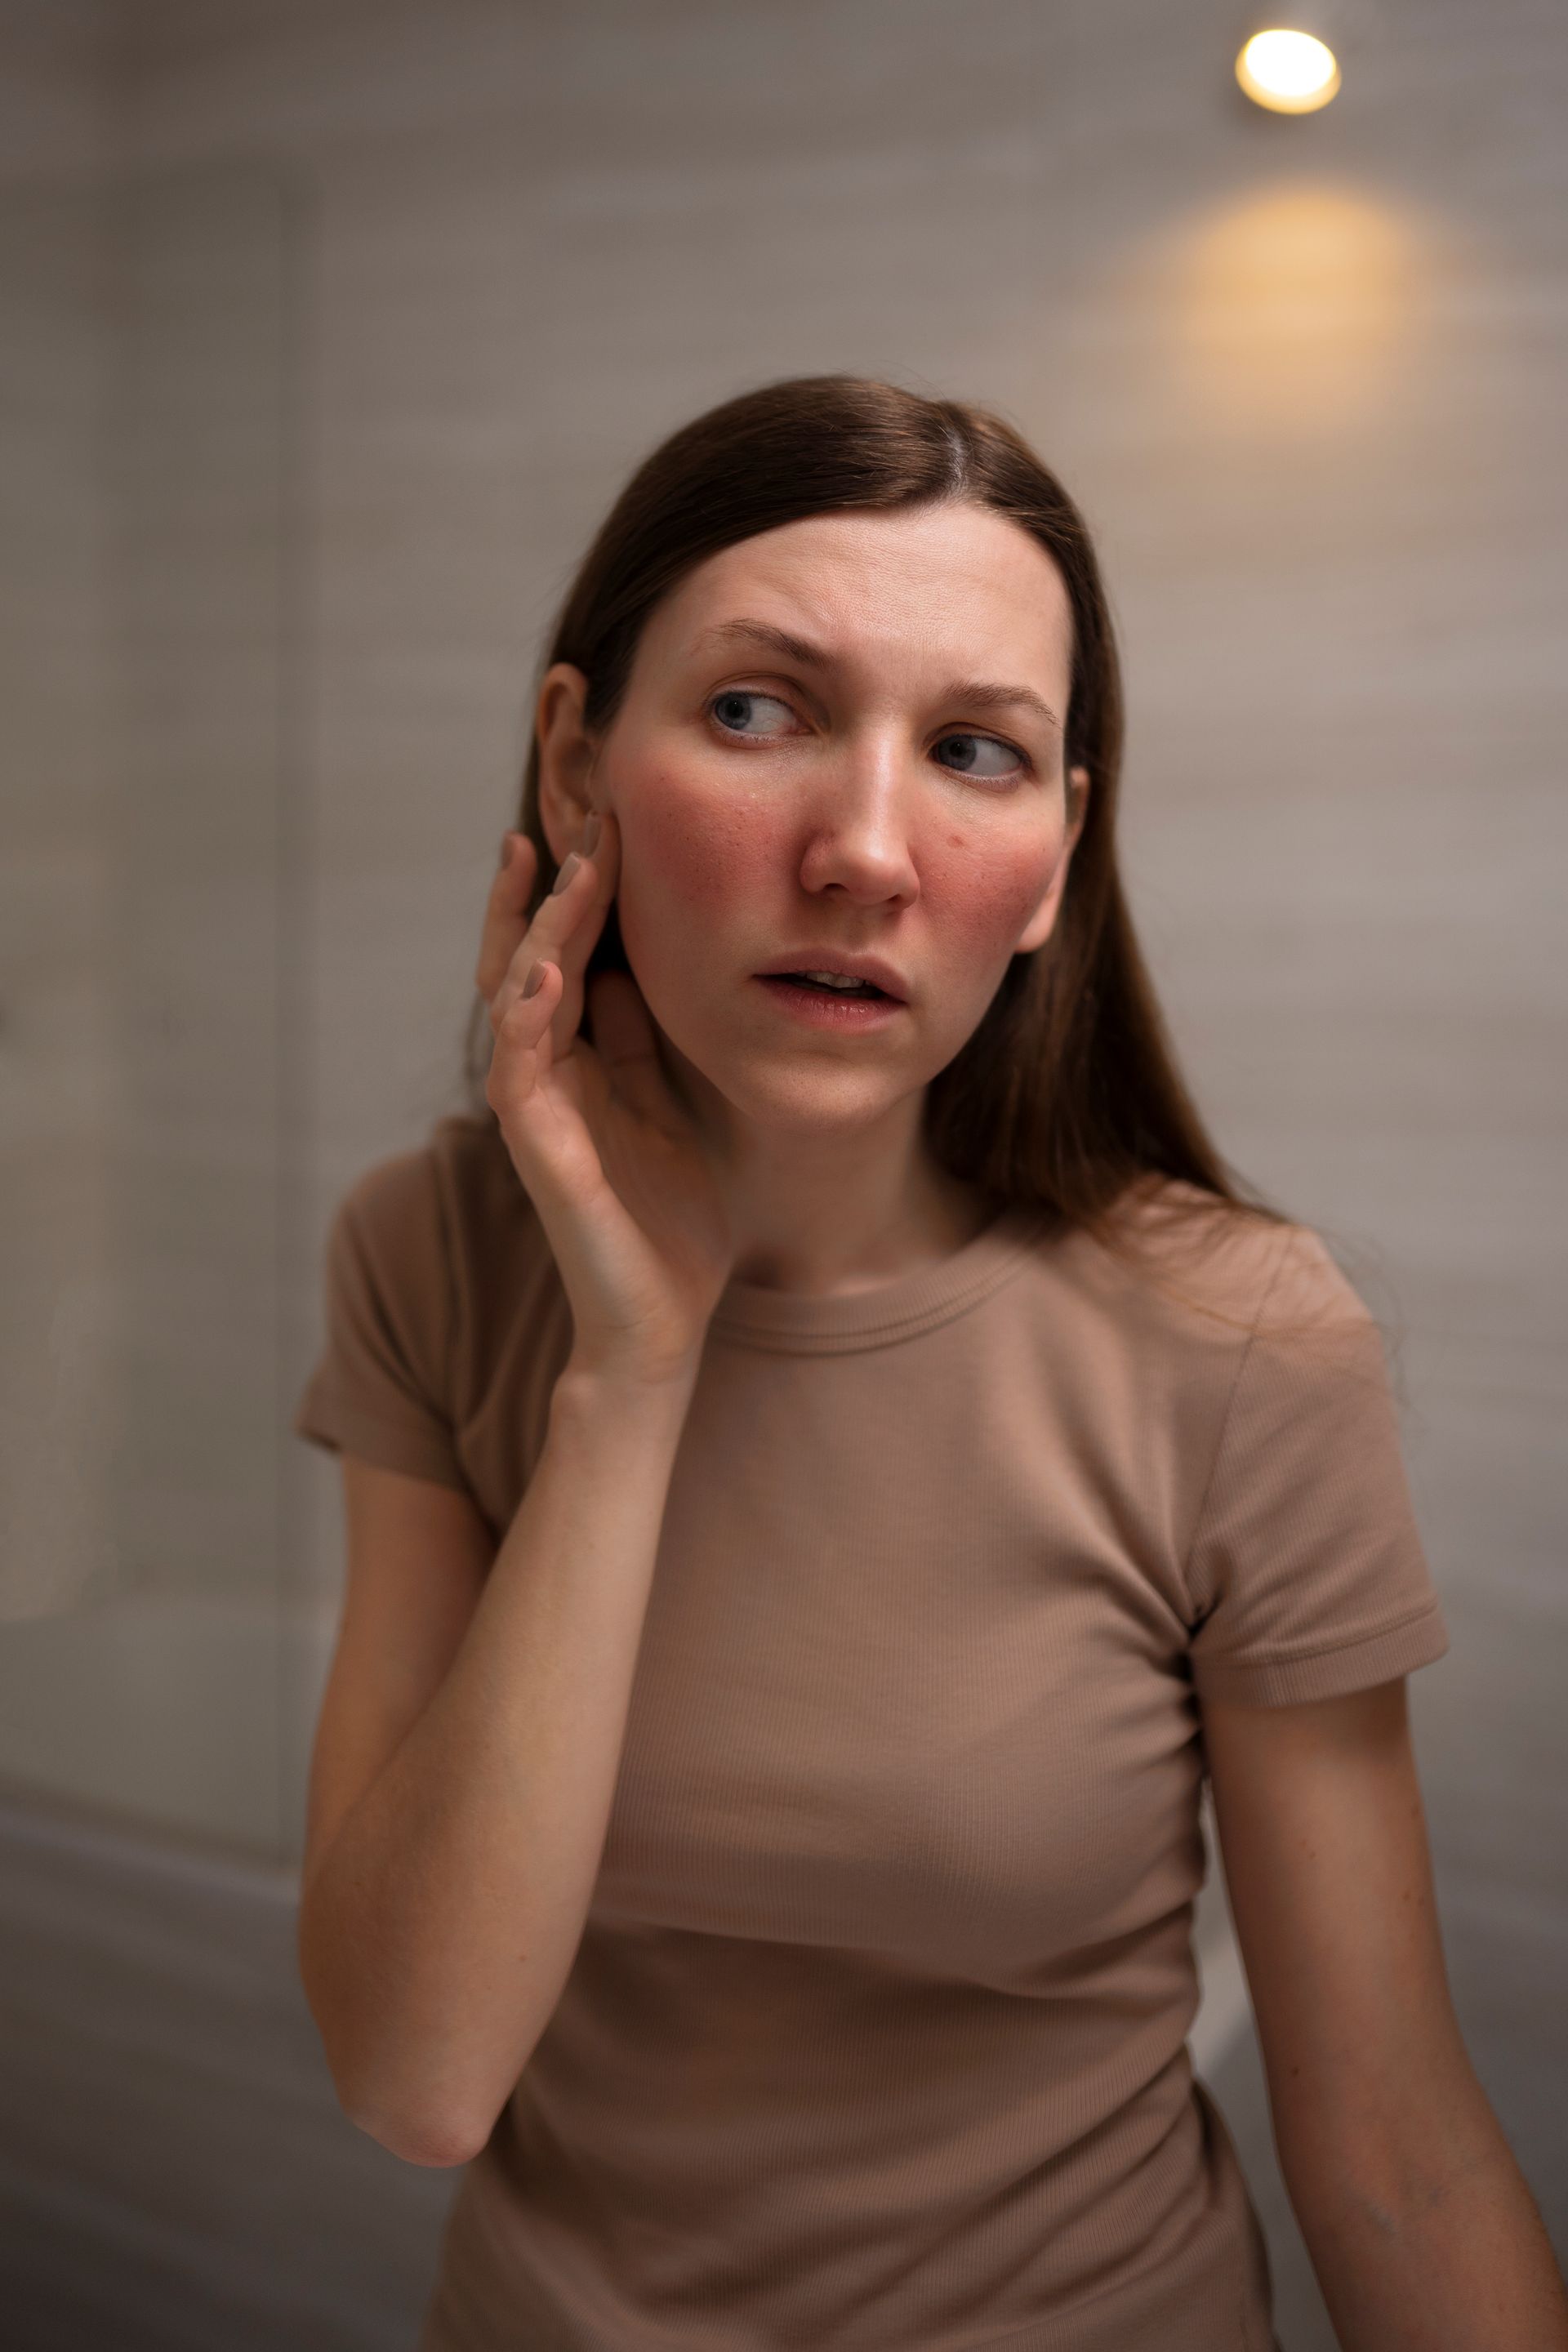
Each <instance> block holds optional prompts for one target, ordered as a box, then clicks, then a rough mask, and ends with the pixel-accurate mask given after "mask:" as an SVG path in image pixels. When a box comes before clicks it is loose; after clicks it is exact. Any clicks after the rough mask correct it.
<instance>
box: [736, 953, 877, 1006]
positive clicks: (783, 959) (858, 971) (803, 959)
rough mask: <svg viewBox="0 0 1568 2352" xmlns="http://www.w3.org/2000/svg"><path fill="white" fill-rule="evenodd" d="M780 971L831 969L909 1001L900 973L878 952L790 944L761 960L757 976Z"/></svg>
mask: <svg viewBox="0 0 1568 2352" xmlns="http://www.w3.org/2000/svg"><path fill="white" fill-rule="evenodd" d="M781 971H830V972H832V973H833V975H834V977H835V978H836V979H837V980H868V981H869V982H871V984H872V986H873V987H875V988H879V989H881V990H882V992H884V994H885V995H888V996H894V997H897V999H898V1001H899V1003H900V1004H907V1003H909V996H910V992H909V988H908V986H907V985H906V983H905V982H904V980H903V978H902V976H901V975H900V973H898V972H896V971H894V970H893V967H892V965H891V964H890V963H884V962H883V961H882V960H881V958H880V957H879V956H864V955H846V954H845V952H844V950H842V949H841V948H792V949H791V950H789V952H788V953H787V954H786V955H780V956H774V957H773V961H772V962H771V963H765V964H763V967H762V970H761V971H759V973H758V975H757V977H758V978H759V979H763V978H764V977H766V976H768V975H771V974H774V973H777V972H781Z"/></svg>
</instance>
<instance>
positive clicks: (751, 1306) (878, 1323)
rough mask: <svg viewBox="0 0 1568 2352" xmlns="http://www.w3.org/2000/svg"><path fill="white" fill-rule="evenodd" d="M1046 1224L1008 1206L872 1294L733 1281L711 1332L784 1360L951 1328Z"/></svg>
mask: <svg viewBox="0 0 1568 2352" xmlns="http://www.w3.org/2000/svg"><path fill="white" fill-rule="evenodd" d="M1049 1222H1050V1213H1049V1212H1048V1211H1047V1210H1046V1209H1043V1208H1037V1207H1029V1206H1025V1207H1018V1206H1007V1207H1005V1208H1004V1209H1002V1210H1001V1211H1000V1212H999V1213H998V1214H997V1215H996V1216H994V1217H993V1219H992V1220H991V1222H990V1223H989V1224H987V1225H983V1226H982V1227H981V1230H980V1231H979V1233H977V1234H973V1236H972V1237H971V1239H970V1240H968V1241H967V1242H964V1243H963V1244H962V1245H961V1246H960V1247H959V1248H958V1249H956V1250H954V1251H952V1254H951V1255H949V1256H947V1257H944V1258H936V1259H933V1260H932V1262H931V1264H930V1265H921V1266H916V1267H914V1268H913V1269H912V1270H911V1271H910V1273H908V1274H900V1275H895V1276H893V1277H892V1279H891V1280H890V1281H889V1282H879V1283H878V1284H876V1285H875V1286H873V1287H872V1288H871V1289H869V1290H851V1291H847V1292H826V1293H817V1292H806V1291H797V1290H773V1289H769V1288H768V1287H767V1286H764V1285H763V1284H762V1283H756V1282H742V1281H741V1280H740V1279H739V1278H738V1277H734V1278H731V1281H730V1282H729V1283H727V1284H726V1286H725V1287H724V1289H723V1290H722V1291H721V1294H720V1297H719V1302H718V1305H717V1306H716V1307H714V1310H713V1313H712V1316H711V1317H710V1320H709V1325H708V1328H709V1332H710V1336H712V1337H715V1338H719V1339H729V1340H733V1341H736V1342H738V1343H739V1344H741V1345H742V1346H750V1347H755V1348H764V1349H770V1350H772V1351H773V1352H774V1353H778V1354H784V1355H832V1354H835V1353H841V1352H847V1351H848V1350H850V1349H861V1348H878V1347H888V1346H890V1345H892V1344H893V1343H895V1342H896V1341H898V1340H901V1339H912V1338H913V1337H914V1336H915V1335H916V1334H917V1333H918V1332H921V1331H929V1330H931V1329H932V1328H934V1327H935V1326H936V1325H937V1324H939V1323H946V1322H949V1321H951V1320H952V1318H953V1317H954V1316H955V1315H962V1314H963V1313H964V1312H965V1311H966V1310H967V1309H968V1308H969V1307H973V1306H977V1305H978V1304H979V1302H980V1300H981V1299H982V1298H984V1297H989V1296H990V1294H991V1292H992V1291H994V1289H995V1288H996V1287H997V1286H998V1284H1000V1283H1001V1282H1003V1281H1005V1279H1006V1277H1007V1276H1008V1275H1009V1274H1010V1273H1011V1272H1013V1270H1014V1269H1015V1268H1016V1265H1018V1264H1019V1262H1020V1261H1021V1259H1022V1257H1023V1255H1024V1252H1025V1250H1026V1248H1027V1247H1028V1246H1029V1244H1031V1243H1032V1242H1033V1241H1035V1240H1036V1239H1037V1237H1038V1236H1039V1234H1042V1233H1043V1232H1044V1230H1045V1229H1046V1227H1047V1224H1048V1223H1049Z"/></svg>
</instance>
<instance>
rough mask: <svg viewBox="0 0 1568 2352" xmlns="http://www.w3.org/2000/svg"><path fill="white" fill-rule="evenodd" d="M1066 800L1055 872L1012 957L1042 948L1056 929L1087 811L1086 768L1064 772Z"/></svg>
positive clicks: (1087, 781) (1087, 774)
mask: <svg viewBox="0 0 1568 2352" xmlns="http://www.w3.org/2000/svg"><path fill="white" fill-rule="evenodd" d="M1067 801H1068V822H1067V831H1066V833H1065V835H1064V836H1063V839H1062V852H1061V856H1059V857H1058V860H1057V863H1056V871H1055V872H1054V873H1053V874H1052V876H1051V878H1050V882H1049V884H1048V885H1047V889H1046V895H1045V897H1044V898H1042V899H1041V900H1040V903H1039V905H1038V906H1037V908H1036V909H1035V911H1034V913H1033V914H1032V915H1031V916H1030V918H1029V920H1028V923H1027V925H1026V928H1025V929H1024V930H1023V931H1022V932H1021V933H1020V935H1019V939H1018V943H1017V945H1016V948H1015V949H1014V950H1013V952H1014V954H1015V955H1029V954H1032V953H1033V951H1034V950H1035V949H1036V948H1043V947H1044V946H1045V944H1046V941H1047V940H1048V939H1049V938H1050V935H1051V933H1052V931H1053V930H1054V929H1056V920H1057V914H1058V909H1059V908H1060V906H1061V902H1062V892H1063V891H1064V890H1065V889H1066V887H1067V878H1068V866H1070V865H1071V863H1072V854H1073V851H1074V850H1075V849H1076V848H1077V846H1078V838H1079V834H1080V833H1081V832H1082V831H1083V820H1084V817H1085V815H1086V814H1087V812H1088V809H1089V770H1088V769H1087V768H1073V769H1071V770H1070V771H1069V772H1068V794H1067Z"/></svg>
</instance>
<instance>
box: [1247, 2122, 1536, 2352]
mask: <svg viewBox="0 0 1568 2352" xmlns="http://www.w3.org/2000/svg"><path fill="white" fill-rule="evenodd" d="M1292 2200H1293V2202H1294V2204H1295V2207H1296V2213H1297V2219H1298V2221H1300V2227H1301V2234H1302V2236H1303V2238H1304V2239H1305V2240H1306V2243H1307V2249H1308V2252H1310V2255H1311V2258H1312V2267H1313V2269H1314V2270H1315V2271H1316V2273H1317V2275H1318V2284H1319V2285H1320V2287H1321V2290H1322V2295H1323V2301H1324V2303H1325V2304H1326V2305H1327V2306H1328V2310H1329V2315H1330V2317H1331V2319H1332V2321H1333V2324H1334V2329H1335V2333H1336V2334H1337V2336H1338V2337H1339V2342H1340V2346H1341V2352H1503V2347H1507V2352H1568V2294H1565V2293H1564V2288H1563V2277H1562V2274H1561V2273H1560V2272H1559V2270H1558V2267H1557V2263H1556V2260H1555V2257H1554V2256H1553V2253H1552V2243H1551V2241H1550V2239H1549V2238H1548V2236H1547V2234H1546V2230H1545V2226H1544V2224H1543V2223H1542V2219H1541V2214H1540V2212H1539V2210H1538V2209H1537V2207H1536V2204H1535V2201H1534V2199H1533V2198H1532V2197H1531V2193H1530V2189H1529V2185H1528V2183H1527V2182H1526V2180H1525V2179H1524V2176H1523V2174H1522V2173H1521V2171H1520V2168H1519V2166H1518V2164H1517V2163H1516V2162H1515V2160H1514V2158H1513V2155H1512V2152H1511V2150H1510V2147H1509V2146H1508V2143H1507V2141H1506V2140H1505V2139H1504V2137H1503V2135H1502V2131H1501V2128H1500V2126H1499V2124H1498V2121H1497V2118H1496V2116H1494V2115H1493V2113H1492V2110H1491V2107H1490V2106H1489V2104H1488V2102H1487V2100H1486V2097H1485V2095H1484V2093H1483V2092H1482V2091H1481V2089H1480V2086H1479V2084H1477V2085H1476V2086H1475V2092H1474V2097H1473V2100H1472V2101H1471V2102H1470V2103H1469V2105H1468V2108H1467V2110H1466V2112H1465V2113H1464V2114H1463V2115H1462V2116H1458V2115H1450V2116H1447V2117H1446V2118H1445V2123H1444V2126H1443V2128H1442V2131H1441V2132H1440V2133H1439V2134H1436V2135H1434V2142H1433V2148H1432V2151H1431V2158H1430V2167H1429V2168H1428V2169H1426V2170H1425V2171H1423V2170H1420V2169H1418V2168H1417V2169H1415V2170H1413V2171H1412V2173H1411V2175H1410V2177H1409V2178H1408V2179H1407V2180H1406V2181H1405V2183H1404V2184H1403V2185H1402V2186H1401V2187H1400V2188H1399V2189H1391V2188H1390V2187H1388V2186H1387V2185H1385V2184H1383V2183H1380V2184H1379V2187H1378V2189H1377V2191H1376V2193H1375V2194H1374V2193H1372V2192H1371V2191H1370V2190H1368V2189H1358V2188H1357V2187H1356V2186H1354V2185H1353V2183H1352V2182H1350V2181H1346V2182H1344V2183H1343V2184H1342V2185H1340V2186H1339V2187H1337V2188H1335V2189H1327V2190H1325V2191H1324V2192H1323V2193H1321V2194H1319V2195H1316V2196H1314V2195H1312V2194H1310V2193H1309V2194H1307V2195H1305V2196H1298V2195H1296V2194H1295V2192H1294V2191H1293V2192H1292Z"/></svg>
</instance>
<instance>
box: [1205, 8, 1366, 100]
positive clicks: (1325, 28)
mask: <svg viewBox="0 0 1568 2352" xmlns="http://www.w3.org/2000/svg"><path fill="white" fill-rule="evenodd" d="M1382 8H1383V0H1237V9H1236V15H1235V16H1233V18H1232V19H1231V22H1232V25H1233V26H1234V31H1233V33H1232V39H1233V40H1234V41H1235V43H1236V47H1235V49H1234V50H1233V52H1232V54H1233V56H1234V58H1235V59H1236V79H1237V84H1238V85H1239V87H1240V89H1242V90H1243V92H1244V93H1245V94H1246V96H1247V98H1249V99H1250V100H1252V102H1253V104H1254V105H1255V106H1261V107H1263V108H1265V109H1266V110H1267V111H1268V113H1270V114H1315V113H1316V112H1317V111H1318V109H1319V108H1320V107H1322V106H1327V104H1328V102H1329V100H1330V99H1331V98H1332V97H1333V96H1334V94H1335V92H1336V91H1337V90H1338V89H1339V86H1340V68H1341V65H1342V63H1343V61H1344V58H1345V53H1346V51H1347V50H1357V49H1358V44H1361V45H1364V42H1365V39H1366V37H1367V35H1368V34H1369V32H1372V31H1373V30H1374V29H1375V26H1376V24H1377V19H1378V17H1379V16H1380V15H1381V12H1382Z"/></svg>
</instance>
